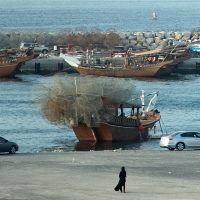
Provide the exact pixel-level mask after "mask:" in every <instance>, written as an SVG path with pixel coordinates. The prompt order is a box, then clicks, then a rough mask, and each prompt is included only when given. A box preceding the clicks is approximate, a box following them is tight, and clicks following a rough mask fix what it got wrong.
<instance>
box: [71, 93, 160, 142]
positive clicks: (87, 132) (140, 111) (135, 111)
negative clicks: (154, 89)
mask: <svg viewBox="0 0 200 200" xmlns="http://www.w3.org/2000/svg"><path fill="white" fill-rule="evenodd" d="M157 95H158V93H156V94H155V95H154V96H153V98H152V99H151V100H150V102H149V105H148V107H147V109H146V110H145V109H144V106H143V105H131V104H113V103H111V102H109V103H108V102H107V101H105V100H103V102H104V106H105V107H106V109H111V108H112V109H114V113H113V117H112V118H110V120H108V121H104V122H100V123H98V124H94V125H92V123H91V126H88V125H86V124H85V123H78V125H75V126H72V129H73V131H74V133H75V135H76V137H77V139H78V140H79V141H80V142H120V141H134V142H140V141H142V140H145V139H148V138H149V130H150V129H151V128H152V127H153V126H154V125H155V124H156V122H158V121H159V120H160V112H159V111H158V110H156V109H151V105H153V104H155V100H156V98H157ZM142 97H144V95H142ZM142 102H144V100H142ZM125 109H130V111H131V112H130V114H129V115H125V113H124V110H125ZM119 110H120V113H119Z"/></svg>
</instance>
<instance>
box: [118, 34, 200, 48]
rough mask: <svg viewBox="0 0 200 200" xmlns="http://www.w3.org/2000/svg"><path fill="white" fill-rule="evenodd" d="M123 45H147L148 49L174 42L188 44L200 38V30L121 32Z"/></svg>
mask: <svg viewBox="0 0 200 200" xmlns="http://www.w3.org/2000/svg"><path fill="white" fill-rule="evenodd" d="M119 35H120V37H121V38H122V45H125V46H126V45H131V46H136V47H147V49H155V48H159V47H161V48H163V47H167V46H169V45H172V44H173V43H174V44H175V45H176V44H178V43H179V44H182V45H184V44H185V45H187V44H188V43H190V42H191V41H195V40H198V39H200V32H199V31H195V32H164V31H161V32H120V33H119Z"/></svg>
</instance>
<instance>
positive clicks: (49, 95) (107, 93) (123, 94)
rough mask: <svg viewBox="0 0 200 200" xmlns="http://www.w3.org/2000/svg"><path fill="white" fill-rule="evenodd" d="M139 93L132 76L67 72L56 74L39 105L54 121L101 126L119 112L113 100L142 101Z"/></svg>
mask: <svg viewBox="0 0 200 200" xmlns="http://www.w3.org/2000/svg"><path fill="white" fill-rule="evenodd" d="M138 97H139V93H138V91H137V90H136V87H135V86H134V85H133V82H132V81H130V80H129V79H122V78H109V77H93V76H84V77H82V76H70V75H67V76H55V77H52V79H51V80H50V82H49V83H48V84H46V86H44V88H43V92H41V97H40V99H39V105H40V109H41V112H42V114H43V116H44V117H46V118H47V119H48V120H49V121H50V122H52V123H56V124H64V125H67V126H68V127H72V126H76V125H78V124H79V123H85V124H87V125H88V126H98V124H99V123H100V122H103V121H108V120H109V119H110V118H111V117H113V116H114V115H115V114H116V107H115V106H111V102H112V104H113V105H114V104H115V105H119V104H120V103H135V104H138ZM105 99H106V101H105ZM105 102H107V105H106V103H105ZM108 102H109V104H108Z"/></svg>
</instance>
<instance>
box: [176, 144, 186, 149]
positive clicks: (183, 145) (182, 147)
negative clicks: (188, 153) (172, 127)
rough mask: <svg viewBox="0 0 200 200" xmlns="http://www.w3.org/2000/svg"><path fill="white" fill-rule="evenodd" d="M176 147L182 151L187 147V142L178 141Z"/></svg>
mask: <svg viewBox="0 0 200 200" xmlns="http://www.w3.org/2000/svg"><path fill="white" fill-rule="evenodd" d="M176 149H177V150H179V151H182V150H183V149H185V144H184V143H183V142H179V143H177V144H176Z"/></svg>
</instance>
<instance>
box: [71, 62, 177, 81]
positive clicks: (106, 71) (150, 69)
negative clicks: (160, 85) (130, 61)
mask: <svg viewBox="0 0 200 200" xmlns="http://www.w3.org/2000/svg"><path fill="white" fill-rule="evenodd" d="M171 64H172V61H166V62H161V63H159V64H152V65H148V66H145V67H137V68H136V67H135V68H123V67H120V68H118V67H112V68H111V67H108V68H105V67H83V66H78V67H74V69H75V70H76V71H78V72H79V73H80V74H81V75H96V76H109V77H156V76H167V75H169V74H170V73H171V72H172V71H173V69H174V67H175V66H173V65H171Z"/></svg>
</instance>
